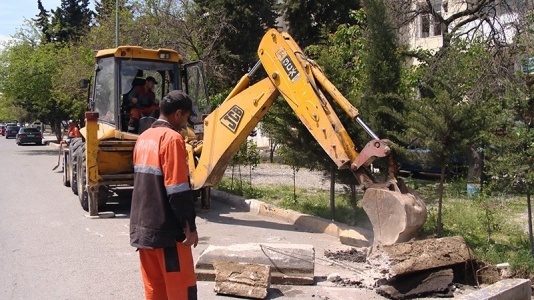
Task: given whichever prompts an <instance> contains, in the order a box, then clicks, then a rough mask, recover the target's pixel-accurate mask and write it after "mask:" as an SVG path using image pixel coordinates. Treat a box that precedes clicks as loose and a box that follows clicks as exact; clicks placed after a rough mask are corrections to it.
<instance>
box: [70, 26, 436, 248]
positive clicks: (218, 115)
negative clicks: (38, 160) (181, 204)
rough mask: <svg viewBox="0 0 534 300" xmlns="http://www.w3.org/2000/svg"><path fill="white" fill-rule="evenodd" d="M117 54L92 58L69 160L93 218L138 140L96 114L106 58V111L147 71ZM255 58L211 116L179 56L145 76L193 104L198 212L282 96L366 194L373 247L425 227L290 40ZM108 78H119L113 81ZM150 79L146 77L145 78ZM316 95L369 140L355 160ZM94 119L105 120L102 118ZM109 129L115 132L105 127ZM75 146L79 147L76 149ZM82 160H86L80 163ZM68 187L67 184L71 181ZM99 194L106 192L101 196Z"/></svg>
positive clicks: (128, 171) (384, 150) (374, 147)
mask: <svg viewBox="0 0 534 300" xmlns="http://www.w3.org/2000/svg"><path fill="white" fill-rule="evenodd" d="M121 49H122V50H121ZM122 51H126V48H118V49H114V50H109V51H108V52H102V53H101V52H99V54H97V68H96V70H97V71H96V75H95V87H94V88H93V102H95V104H96V105H95V106H94V107H95V109H94V112H87V113H86V123H87V126H86V127H85V128H83V129H82V134H83V136H84V138H85V144H84V145H85V147H84V146H78V148H79V149H84V150H77V151H78V155H76V154H75V157H76V158H74V159H72V160H76V161H77V163H75V165H76V166H77V170H78V173H77V174H79V175H78V177H79V178H78V179H77V182H78V185H77V186H78V194H79V195H80V193H82V194H83V193H86V194H88V196H89V197H88V204H87V206H88V208H89V212H90V215H98V204H102V202H104V200H100V201H99V199H102V198H103V197H99V194H100V193H102V192H103V191H104V190H106V189H107V186H109V185H117V184H124V183H127V184H131V178H132V177H133V176H132V174H133V167H132V166H131V158H132V153H131V152H132V148H133V146H134V143H135V139H136V137H137V135H136V134H128V133H124V132H121V131H120V128H119V125H118V124H119V123H120V122H119V120H120V117H121V116H120V114H112V115H113V116H114V117H115V118H114V119H113V120H112V122H110V121H109V119H108V120H106V116H107V115H108V114H107V113H105V112H106V110H105V109H102V108H103V106H98V101H102V100H100V99H103V101H106V100H107V99H108V98H100V97H99V93H102V91H103V86H102V83H103V82H104V80H101V77H102V76H105V75H102V74H101V73H102V72H103V71H104V70H105V69H106V66H105V64H104V62H105V60H106V58H110V59H114V60H115V64H117V61H118V65H119V67H118V68H111V70H108V73H110V74H109V75H111V76H110V77H108V78H107V79H105V80H107V81H106V82H110V84H111V87H113V86H114V84H115V89H114V90H113V89H112V88H110V89H111V90H112V91H111V93H112V94H114V95H115V96H114V97H115V98H113V97H110V98H109V101H108V102H107V104H108V108H109V107H111V106H113V105H114V106H115V109H116V110H117V109H118V108H117V107H118V102H117V101H116V99H117V98H120V97H121V96H122V95H123V94H124V93H125V89H124V87H123V86H122V85H123V84H124V81H125V78H127V77H128V76H127V75H126V74H127V73H128V72H131V74H134V73H139V71H144V73H147V69H149V68H148V66H149V65H150V64H149V63H148V62H147V63H146V67H145V65H143V64H141V63H140V62H141V61H139V62H137V63H131V65H130V67H132V69H131V70H129V71H127V70H126V69H125V67H126V66H128V63H129V62H130V61H134V60H135V58H134V57H133V56H132V54H131V53H129V52H128V51H126V53H125V54H124V55H122V54H121V53H122ZM143 51H149V50H143ZM154 51H155V50H154ZM156 52H157V51H156ZM163 52H164V53H169V54H171V57H174V53H172V52H171V51H166V50H165V51H163V50H160V52H159V54H156V53H155V54H154V56H153V57H148V56H146V55H145V57H144V60H145V62H146V61H147V60H148V59H156V60H157V59H159V58H161V57H162V53H163ZM100 53H101V54H100ZM147 53H148V52H147ZM121 55H122V56H121ZM158 55H159V56H158ZM176 55H177V54H176ZM163 56H164V55H163ZM258 57H259V61H258V62H257V63H256V65H255V66H254V67H253V68H252V69H251V71H250V72H249V73H248V74H245V75H244V76H243V77H242V78H241V80H240V81H239V82H238V83H237V85H236V86H235V88H234V89H233V90H232V92H231V93H230V94H229V95H228V97H227V98H226V99H225V101H224V102H223V103H222V104H221V105H220V106H219V107H217V108H216V109H214V110H213V111H211V107H210V104H209V101H208V99H207V97H201V98H199V95H200V94H201V93H199V92H198V91H199V90H201V89H198V88H192V87H193V86H195V87H199V86H202V84H198V83H196V84H194V83H193V82H195V81H194V80H192V79H191V78H190V75H191V74H193V73H192V72H191V71H189V69H188V68H183V71H182V72H178V70H179V68H178V65H179V64H180V62H181V58H179V56H178V58H177V59H175V60H174V62H173V63H170V64H169V66H172V65H175V68H168V70H167V69H164V68H163V67H152V66H151V70H157V72H156V73H157V74H160V75H161V77H163V76H164V75H165V76H166V77H165V80H162V82H168V83H170V84H169V85H167V86H165V84H163V85H164V86H162V87H160V88H161V92H167V91H169V90H172V89H176V88H178V89H180V88H181V89H184V90H185V91H186V92H187V93H188V94H189V95H190V96H191V97H192V99H193V101H195V102H196V103H195V105H194V106H195V108H194V109H196V110H197V115H198V117H197V119H196V120H193V122H194V123H195V125H194V131H193V130H192V129H189V130H184V131H183V132H182V134H183V135H184V136H185V137H186V141H187V142H188V143H187V145H186V147H187V151H188V159H189V172H190V180H191V186H192V188H193V190H197V191H202V199H201V202H202V206H203V207H209V201H210V199H209V197H210V194H209V188H210V187H213V186H215V185H217V184H218V183H219V181H220V180H221V178H222V177H223V175H224V171H225V169H226V167H227V166H228V164H229V162H230V160H231V159H232V157H233V156H234V154H235V153H236V152H237V151H238V149H239V147H240V145H241V144H242V143H243V142H245V140H246V138H247V136H248V135H249V134H250V132H251V131H252V130H253V129H254V127H255V126H256V125H257V124H258V122H259V121H260V120H261V119H262V117H263V116H264V115H265V114H266V113H268V111H269V108H270V107H271V106H272V104H273V102H274V100H275V99H276V98H277V97H278V96H279V95H281V96H282V97H283V98H284V99H285V100H286V101H287V103H288V104H289V106H290V107H291V108H292V109H293V111H294V112H295V114H296V115H297V117H298V118H299V119H300V120H301V121H302V123H303V124H304V125H305V126H306V127H307V129H308V130H309V131H310V133H311V134H312V135H313V137H314V138H315V139H316V140H317V142H318V143H319V144H320V145H321V147H322V148H323V149H324V151H325V152H326V153H327V154H328V155H329V156H330V158H331V159H332V161H333V162H334V163H335V164H336V165H337V167H338V168H340V169H342V168H348V169H350V170H351V171H352V172H353V173H354V175H355V176H356V178H357V179H358V181H359V183H360V185H361V187H362V189H363V190H364V191H365V193H364V197H363V200H362V205H363V208H364V210H365V212H366V213H367V215H368V216H369V219H370V221H371V223H372V225H373V231H374V244H393V243H396V242H404V241H407V240H409V239H411V238H412V237H413V236H414V235H415V233H416V232H417V231H418V229H420V228H421V227H422V225H423V224H424V222H425V221H426V207H425V204H424V202H423V200H422V199H421V198H420V197H419V196H418V195H417V194H416V193H415V192H414V191H412V190H410V189H408V188H407V187H406V186H405V185H404V184H403V183H402V181H400V180H397V179H396V173H397V170H396V163H395V162H394V161H393V159H392V158H391V157H392V156H391V155H390V154H391V153H390V152H391V149H390V147H389V146H388V145H387V143H386V142H385V141H383V140H381V139H380V138H379V137H378V136H377V135H376V134H375V133H374V132H373V131H372V130H371V129H370V128H369V127H368V126H367V125H366V124H365V123H364V122H363V121H362V119H361V118H360V117H359V112H358V110H357V109H356V108H355V107H354V106H353V105H351V104H350V102H349V101H348V100H347V99H345V98H344V97H343V95H341V94H340V93H339V91H338V90H337V89H336V87H335V86H334V85H333V84H332V83H331V82H330V81H329V80H328V79H327V78H326V76H325V75H324V74H323V72H322V71H321V69H320V67H319V66H318V65H317V64H316V63H315V62H314V61H312V60H310V59H308V58H307V57H306V56H305V54H304V52H303V51H302V50H301V49H300V48H299V46H298V45H297V44H296V43H295V41H294V40H293V39H292V38H291V36H290V35H289V34H287V33H285V32H282V33H281V32H278V31H277V30H275V29H270V30H268V31H267V32H266V34H265V35H264V37H263V38H262V40H261V43H260V45H259V47H258ZM111 61H113V60H111ZM111 61H110V63H111ZM111 64H113V63H111ZM153 64H156V63H155V62H154V63H153ZM193 66H194V68H193V70H195V74H203V73H202V72H201V71H199V70H200V68H199V67H198V65H193ZM261 66H263V68H264V69H265V71H266V73H267V76H268V77H267V78H265V79H263V80H261V81H259V82H257V83H255V84H252V85H250V81H251V77H252V75H253V74H254V73H255V72H256V71H257V70H258V69H259V68H260V67H261ZM143 67H145V68H144V69H143ZM171 69H172V70H171ZM163 70H164V71H163ZM113 72H118V74H117V75H113ZM153 73H154V72H152V73H150V72H148V74H151V75H152V74H153ZM138 75H139V74H138ZM180 76H181V78H179V77H180ZM130 77H131V76H130ZM113 78H115V80H114V81H113ZM130 79H132V78H130ZM162 79H163V78H162ZM112 81H113V83H111V82H112ZM117 82H118V86H116V84H117ZM202 82H203V81H202ZM184 83H185V84H184ZM99 84H100V85H99ZM321 88H322V89H321ZM119 91H120V92H119ZM322 91H326V92H327V93H328V94H329V95H330V96H331V98H332V99H333V100H334V102H335V103H336V104H337V105H339V106H340V107H341V108H342V109H343V110H344V112H345V113H347V114H348V115H349V116H350V118H351V119H352V120H353V121H355V122H357V123H358V124H359V125H361V127H362V128H363V130H364V131H365V132H367V133H368V134H369V136H370V137H371V140H370V141H369V142H368V143H367V144H366V145H365V146H364V147H363V148H361V149H362V150H361V152H358V151H357V150H356V146H355V145H354V143H353V141H352V140H351V138H350V137H349V135H348V133H347V131H346V130H345V128H344V126H343V124H342V123H341V121H340V120H339V118H338V116H337V115H336V114H335V112H334V110H333V109H332V106H331V104H330V102H329V101H328V100H327V98H326V97H325V95H324V94H323V92H322ZM162 95H163V93H159V96H162ZM203 95H205V94H203ZM113 101H115V102H113ZM98 113H100V114H102V113H104V115H103V117H102V115H99V114H98ZM106 122H107V123H106ZM112 124H114V125H115V127H112V126H111V125H112ZM78 143H79V144H80V145H82V144H83V142H82V141H78ZM75 145H76V143H75ZM71 148H72V147H71ZM81 152H85V155H82V154H81ZM71 156H72V155H71ZM84 157H85V158H84ZM377 158H386V159H388V162H389V171H388V173H389V177H388V178H389V180H388V181H386V182H376V181H375V179H374V178H373V177H372V175H371V173H370V172H369V168H368V167H369V165H370V164H371V163H372V162H373V161H374V160H375V159H377ZM128 163H129V165H128ZM71 165H72V163H71ZM118 166H121V167H118ZM67 169H68V168H67ZM84 174H85V176H83V175H84ZM71 176H72V175H71ZM114 178H117V181H116V182H112V179H114ZM119 178H121V179H120V180H119ZM67 179H69V178H67ZM122 179H125V180H122ZM126 179H128V180H126ZM70 181H71V183H72V177H70ZM103 186H106V188H102V187H103ZM80 199H81V200H83V198H80ZM82 206H83V201H82ZM84 208H85V207H84Z"/></svg>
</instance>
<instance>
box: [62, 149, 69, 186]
mask: <svg viewBox="0 0 534 300" xmlns="http://www.w3.org/2000/svg"><path fill="white" fill-rule="evenodd" d="M62 163H63V185H64V186H66V187H70V178H69V176H70V173H69V155H65V154H63V162H62Z"/></svg>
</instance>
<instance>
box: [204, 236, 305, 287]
mask: <svg viewBox="0 0 534 300" xmlns="http://www.w3.org/2000/svg"><path fill="white" fill-rule="evenodd" d="M214 261H230V262H241V263H251V264H263V265H268V266H270V267H271V282H272V283H273V284H294V285H302V284H304V285H307V284H314V283H315V277H314V271H315V249H314V248H313V246H312V245H306V244H274V243H266V244H234V245H230V246H214V245H210V246H208V248H207V249H206V250H204V252H203V253H202V254H201V255H200V256H199V258H198V260H197V262H196V264H195V270H196V274H197V279H198V280H207V281H213V280H215V271H214V266H213V262H214Z"/></svg>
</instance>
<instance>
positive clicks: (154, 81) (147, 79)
mask: <svg viewBox="0 0 534 300" xmlns="http://www.w3.org/2000/svg"><path fill="white" fill-rule="evenodd" d="M145 80H146V81H152V82H153V83H154V84H158V82H157V81H156V78H154V77H152V76H148V77H147V78H146V79H145Z"/></svg>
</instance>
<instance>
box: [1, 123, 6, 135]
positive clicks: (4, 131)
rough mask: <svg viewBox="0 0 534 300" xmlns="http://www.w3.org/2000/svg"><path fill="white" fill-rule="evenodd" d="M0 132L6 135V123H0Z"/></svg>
mask: <svg viewBox="0 0 534 300" xmlns="http://www.w3.org/2000/svg"><path fill="white" fill-rule="evenodd" d="M0 134H1V135H2V136H4V135H6V125H0Z"/></svg>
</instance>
